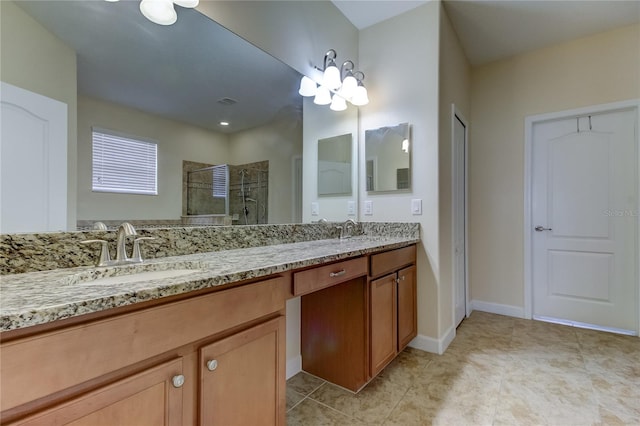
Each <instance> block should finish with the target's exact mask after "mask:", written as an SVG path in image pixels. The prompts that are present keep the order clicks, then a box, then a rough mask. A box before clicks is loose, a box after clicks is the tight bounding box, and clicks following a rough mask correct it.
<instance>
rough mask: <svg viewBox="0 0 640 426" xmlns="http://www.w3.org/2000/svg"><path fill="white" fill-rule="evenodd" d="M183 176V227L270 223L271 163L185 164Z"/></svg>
mask: <svg viewBox="0 0 640 426" xmlns="http://www.w3.org/2000/svg"><path fill="white" fill-rule="evenodd" d="M183 172H184V173H183V179H184V182H183V192H184V193H183V222H184V223H188V224H198V225H229V224H234V225H254V224H262V223H268V220H269V217H268V190H269V162H268V161H261V162H257V163H250V164H242V165H230V164H222V165H207V164H202V163H193V162H187V161H185V162H184V163H183Z"/></svg>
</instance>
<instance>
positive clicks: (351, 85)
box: [340, 75, 358, 99]
mask: <svg viewBox="0 0 640 426" xmlns="http://www.w3.org/2000/svg"><path fill="white" fill-rule="evenodd" d="M357 87H358V80H356V78H355V77H354V76H352V75H348V76H346V77H345V79H344V81H343V82H342V87H341V88H340V95H342V96H343V97H344V98H346V99H351V98H352V97H353V94H354V93H355V91H356V88H357Z"/></svg>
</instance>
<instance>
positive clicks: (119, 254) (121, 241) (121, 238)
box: [116, 222, 137, 262]
mask: <svg viewBox="0 0 640 426" xmlns="http://www.w3.org/2000/svg"><path fill="white" fill-rule="evenodd" d="M134 235H137V232H136V230H135V229H134V227H133V225H132V224H130V223H129V222H123V223H121V224H120V226H119V227H118V240H117V242H116V262H126V261H128V260H129V257H128V256H127V237H132V236H134Z"/></svg>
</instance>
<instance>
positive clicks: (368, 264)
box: [0, 236, 418, 425]
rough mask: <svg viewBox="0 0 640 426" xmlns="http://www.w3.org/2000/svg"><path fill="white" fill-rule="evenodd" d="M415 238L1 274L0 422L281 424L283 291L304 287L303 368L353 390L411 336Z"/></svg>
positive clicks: (299, 292) (293, 293) (292, 293)
mask: <svg viewBox="0 0 640 426" xmlns="http://www.w3.org/2000/svg"><path fill="white" fill-rule="evenodd" d="M417 242H418V239H417V238H416V237H415V236H413V237H407V236H404V237H366V236H361V237H354V238H351V239H348V240H337V239H333V240H320V241H306V242H298V243H293V244H279V245H269V246H263V247H251V248H244V249H237V250H224V251H218V252H210V253H200V254H193V255H185V256H174V257H167V258H161V259H152V260H150V261H148V262H147V263H145V264H144V265H143V266H139V267H138V269H137V270H134V272H131V271H124V269H125V268H123V270H122V271H119V272H113V271H114V269H117V268H110V269H108V270H106V269H105V270H101V271H98V270H96V268H87V267H84V268H69V269H58V270H52V271H41V272H32V273H25V274H16V275H5V276H3V279H2V291H3V301H2V303H3V305H2V323H1V325H2V332H1V333H0V338H1V342H0V354H1V355H0V356H1V364H0V380H1V382H0V385H1V386H2V393H1V396H0V402H1V411H2V413H1V418H0V421H1V422H2V424H27V425H31V424H67V423H72V424H74V425H96V424H122V423H126V424H136V425H144V424H149V425H157V424H169V425H179V424H184V425H188V424H203V425H205V424H206V425H211V424H221V425H227V424H280V425H284V424H286V421H285V409H286V402H285V362H286V360H285V352H286V349H285V302H286V300H287V298H291V297H297V296H301V297H302V308H301V309H302V324H301V329H302V346H303V347H302V356H303V369H304V370H306V371H308V372H310V373H311V374H315V375H318V376H321V377H323V378H325V379H327V380H330V381H333V382H335V383H337V384H339V385H341V386H344V387H346V388H349V389H352V390H354V391H357V390H358V389H360V388H361V387H362V386H364V385H365V384H366V383H367V382H368V381H369V380H370V379H371V378H373V377H374V376H375V375H376V374H377V373H378V372H379V371H380V370H381V369H382V367H384V365H386V364H387V363H388V362H390V361H391V360H392V359H393V357H394V356H395V355H396V354H397V353H398V352H399V351H400V350H402V348H403V347H404V345H406V344H407V343H408V341H409V340H411V338H413V336H415V333H416V321H415V318H416V310H415V267H414V266H413V265H414V264H415V247H416V246H415V244H416V243H417ZM87 271H88V272H87ZM123 271H124V272H123ZM176 271H177V272H176ZM113 274H115V275H113ZM119 274H121V275H119ZM132 277H134V278H132ZM135 277H141V278H139V279H138V278H135ZM401 277H405V279H404V280H403V279H402V278H401ZM119 282H123V283H126V285H125V284H119ZM30 292H31V297H32V298H34V299H35V300H34V301H33V302H32V303H33V306H30V305H29V302H26V301H27V300H28V299H29V293H30ZM7 296H9V299H13V303H14V304H13V305H12V301H11V300H9V301H7V300H5V299H7ZM36 305H37V307H35V306H36ZM336 343H337V345H336ZM332 348H333V350H331V349H332ZM336 349H337V350H336ZM325 367H326V368H325ZM122 419H126V420H122Z"/></svg>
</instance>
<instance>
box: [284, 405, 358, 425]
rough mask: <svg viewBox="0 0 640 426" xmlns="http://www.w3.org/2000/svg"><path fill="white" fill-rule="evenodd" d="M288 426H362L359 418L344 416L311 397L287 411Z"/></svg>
mask: <svg viewBox="0 0 640 426" xmlns="http://www.w3.org/2000/svg"><path fill="white" fill-rule="evenodd" d="M287 425H288V426H298V425H299V426H352V425H353V426H358V425H362V426H364V425H365V424H364V423H361V422H360V421H359V420H357V419H354V418H351V417H349V416H346V415H345V414H343V413H340V412H338V411H336V410H334V409H333V408H330V407H327V406H325V405H322V404H320V403H318V402H316V401H313V400H312V399H309V398H307V399H305V400H304V401H302V402H301V403H300V404H298V405H296V406H295V407H294V408H293V409H292V410H291V411H289V412H288V413H287Z"/></svg>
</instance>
